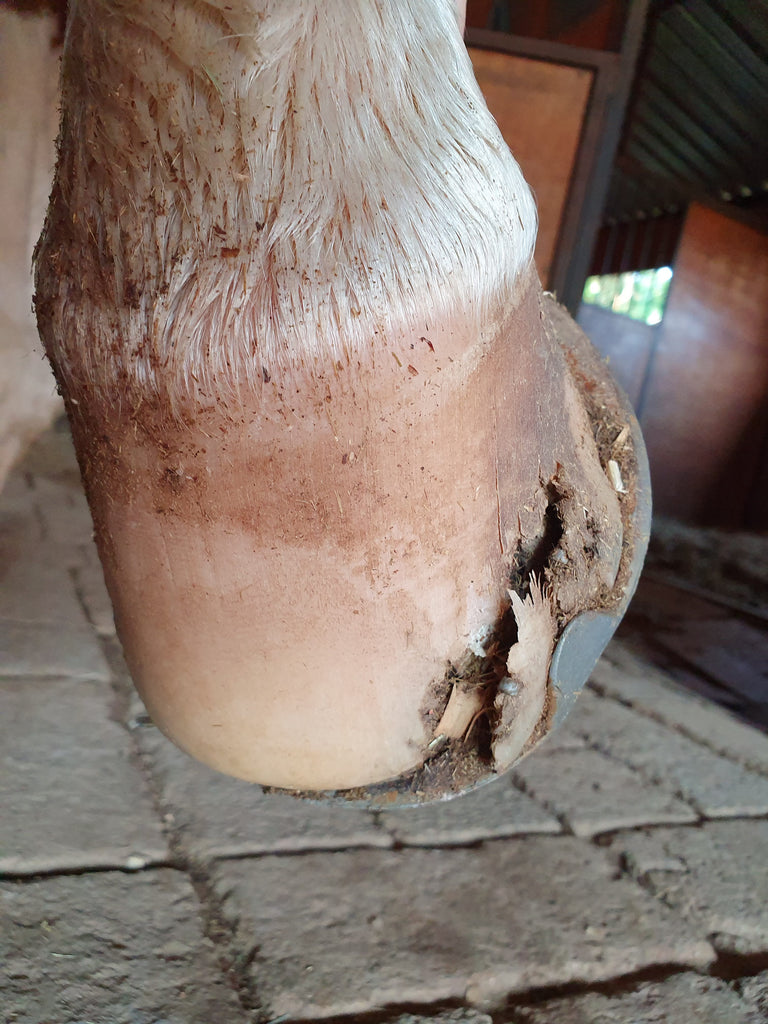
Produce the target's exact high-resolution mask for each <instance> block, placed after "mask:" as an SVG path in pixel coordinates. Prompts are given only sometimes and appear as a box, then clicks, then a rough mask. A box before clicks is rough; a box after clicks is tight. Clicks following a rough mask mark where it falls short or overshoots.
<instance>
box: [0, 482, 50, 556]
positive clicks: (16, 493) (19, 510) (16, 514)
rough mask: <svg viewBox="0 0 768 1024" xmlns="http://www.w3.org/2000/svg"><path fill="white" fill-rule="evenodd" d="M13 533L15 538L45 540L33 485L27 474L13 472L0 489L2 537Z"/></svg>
mask: <svg viewBox="0 0 768 1024" xmlns="http://www.w3.org/2000/svg"><path fill="white" fill-rule="evenodd" d="M9 533H12V534H13V536H14V538H20V539H22V540H31V541H33V542H35V543H40V542H41V541H42V540H43V526H42V520H41V518H40V516H39V514H38V512H37V509H36V508H35V503H34V495H33V491H32V486H31V484H30V483H29V481H28V479H27V477H26V475H25V474H23V473H21V472H18V471H17V472H15V473H11V474H10V476H9V477H8V478H7V479H6V481H5V484H4V485H3V486H2V489H1V490H0V538H1V539H3V541H4V538H5V536H6V535H7V534H9Z"/></svg>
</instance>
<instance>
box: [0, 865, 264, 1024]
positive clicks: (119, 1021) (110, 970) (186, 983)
mask: <svg viewBox="0 0 768 1024" xmlns="http://www.w3.org/2000/svg"><path fill="white" fill-rule="evenodd" d="M0 935H2V941H1V942H0V945H2V949H3V957H2V960H1V961H0V991H2V992H3V1011H4V1016H3V1020H4V1021H6V1022H8V1024H41V1022H46V1024H53V1022H55V1024H85V1022H88V1024H192V1022H195V1024H197V1022H199V1024H210V1022H213V1021H217V1022H218V1021H221V1022H226V1024H238V1022H242V1024H245V1021H246V1020H247V1017H246V1015H245V1014H244V1012H243V1011H242V1009H241V1007H240V1004H239V1001H238V999H237V996H236V994H235V993H234V992H233V991H232V989H231V988H230V987H229V985H228V984H227V983H226V981H225V979H224V975H223V974H222V972H221V970H220V968H219V966H218V963H217V956H216V950H215V948H214V946H213V944H212V943H211V942H210V940H209V939H207V938H205V937H204V936H203V934H202V931H201V927H200V922H199V916H198V906H197V901H196V899H195V896H194V893H193V891H192V888H191V886H190V884H189V882H188V880H187V879H186V878H185V877H184V876H183V875H181V874H180V873H178V872H175V871H170V870H167V869H165V870H156V871H148V872H142V873H141V874H138V875H125V874H121V873H118V872H103V873H101V872H100V873H97V874H90V875H78V876H72V877H59V878H55V879H46V880H44V881H38V882H26V883H24V884H21V883H15V884H14V883H8V882H6V883H2V884H0Z"/></svg>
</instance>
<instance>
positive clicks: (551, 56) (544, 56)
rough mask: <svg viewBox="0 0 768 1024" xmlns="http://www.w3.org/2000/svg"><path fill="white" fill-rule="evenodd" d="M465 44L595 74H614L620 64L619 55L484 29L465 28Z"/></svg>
mask: <svg viewBox="0 0 768 1024" xmlns="http://www.w3.org/2000/svg"><path fill="white" fill-rule="evenodd" d="M464 40H465V42H466V44H467V46H476V47H478V48H479V49H481V50H497V51H498V52H500V53H509V54H513V55H514V56H516V57H530V58H531V59H532V60H544V61H548V62H550V63H552V64H567V65H569V66H570V67H577V68H591V69H593V70H598V71H599V70H609V69H615V70H616V69H618V67H619V64H620V61H621V57H620V55H619V54H617V53H611V52H610V51H608V50H591V49H588V48H587V47H583V46H569V45H568V43H558V42H555V41H553V40H549V39H529V38H528V37H527V36H513V35H510V34H509V33H508V32H493V31H491V30H490V29H484V28H468V29H467V31H466V32H465V33H464Z"/></svg>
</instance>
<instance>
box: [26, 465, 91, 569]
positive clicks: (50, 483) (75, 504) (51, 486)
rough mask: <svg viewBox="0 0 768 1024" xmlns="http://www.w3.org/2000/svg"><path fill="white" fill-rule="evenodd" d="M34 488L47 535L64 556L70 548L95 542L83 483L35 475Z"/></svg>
mask: <svg viewBox="0 0 768 1024" xmlns="http://www.w3.org/2000/svg"><path fill="white" fill-rule="evenodd" d="M32 490H33V499H34V502H35V505H36V507H37V509H38V510H39V512H40V515H41V517H42V521H43V529H44V532H45V536H46V538H47V539H48V540H49V541H50V542H51V543H53V544H55V545H57V546H58V547H59V548H60V550H61V554H62V557H66V552H67V550H76V549H77V548H78V547H79V546H81V545H85V544H91V543H92V542H93V520H92V519H91V513H90V511H89V509H88V502H87V501H86V499H85V494H84V492H83V489H82V487H81V486H80V485H79V484H76V483H74V482H69V481H66V482H64V481H60V480H50V479H48V478H46V477H44V476H34V477H32Z"/></svg>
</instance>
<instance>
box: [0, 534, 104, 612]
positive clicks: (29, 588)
mask: <svg viewBox="0 0 768 1024" xmlns="http://www.w3.org/2000/svg"><path fill="white" fill-rule="evenodd" d="M0 619H10V620H13V621H18V622H39V623H43V624H48V623H51V624H54V623H65V624H67V625H71V626H75V627H87V625H88V621H87V619H86V618H85V616H84V614H83V610H82V608H81V606H80V603H79V601H78V599H77V594H76V593H75V586H74V582H73V579H72V575H71V574H70V572H69V571H68V570H67V569H66V568H65V567H64V566H63V565H62V564H61V561H60V559H59V558H58V557H57V554H56V552H55V551H52V550H51V549H50V547H49V546H48V545H47V544H45V543H42V544H40V543H32V542H30V541H25V540H23V539H22V538H20V537H18V536H14V535H11V536H8V535H6V536H4V537H3V539H2V542H0Z"/></svg>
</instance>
